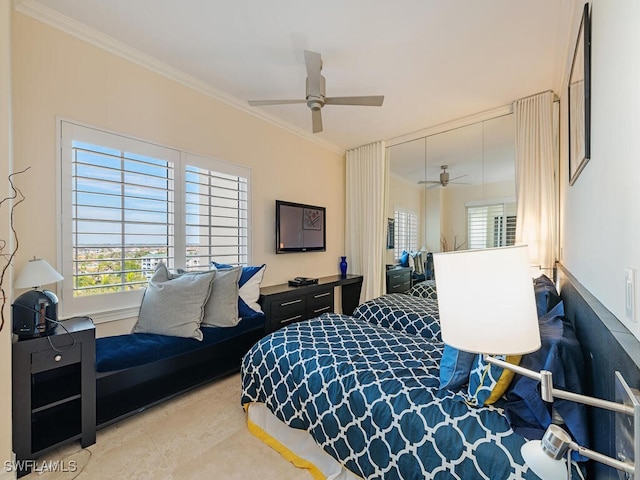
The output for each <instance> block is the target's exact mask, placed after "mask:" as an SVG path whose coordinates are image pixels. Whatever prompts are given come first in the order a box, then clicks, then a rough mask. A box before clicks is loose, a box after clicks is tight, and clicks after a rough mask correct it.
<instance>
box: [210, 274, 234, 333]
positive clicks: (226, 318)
mask: <svg viewBox="0 0 640 480" xmlns="http://www.w3.org/2000/svg"><path fill="white" fill-rule="evenodd" d="M241 271H242V269H241V268H240V267H235V268H229V269H224V270H218V273H217V275H216V280H215V281H214V282H213V286H212V288H211V296H210V297H209V301H208V302H207V304H206V305H205V307H204V318H203V319H202V325H203V326H207V327H235V326H236V325H237V324H238V322H239V321H240V313H239V312H238V298H239V297H238V295H239V289H238V280H239V279H240V273H241Z"/></svg>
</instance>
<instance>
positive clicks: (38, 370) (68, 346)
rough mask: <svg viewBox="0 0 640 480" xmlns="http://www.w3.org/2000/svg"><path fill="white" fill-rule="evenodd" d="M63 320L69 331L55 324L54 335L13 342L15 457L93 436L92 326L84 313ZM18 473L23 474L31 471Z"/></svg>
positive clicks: (86, 442)
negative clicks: (80, 315)
mask: <svg viewBox="0 0 640 480" xmlns="http://www.w3.org/2000/svg"><path fill="white" fill-rule="evenodd" d="M61 323H62V325H64V326H65V327H66V329H67V330H68V331H69V332H70V334H67V332H66V331H65V329H64V328H62V326H60V325H58V327H57V328H56V331H55V333H54V334H53V335H49V336H48V337H38V338H31V339H25V340H20V341H18V342H15V343H13V348H12V349H13V370H12V382H13V450H14V452H15V454H16V459H17V460H34V459H36V458H37V457H38V456H40V455H41V454H43V453H45V452H47V451H49V450H51V449H53V448H56V447H58V446H60V445H62V444H64V443H68V442H71V441H75V440H80V444H81V445H82V447H88V446H89V445H92V444H94V443H95V441H96V373H95V356H96V355H95V351H96V347H95V327H94V326H93V322H92V321H91V319H90V318H88V317H77V318H72V319H69V320H65V321H63V322H61ZM27 463H28V462H27ZM18 465H26V463H24V462H23V463H22V464H20V463H19V464H18ZM17 473H18V477H21V476H22V475H26V474H27V473H29V471H28V468H23V469H19V470H18V472H17Z"/></svg>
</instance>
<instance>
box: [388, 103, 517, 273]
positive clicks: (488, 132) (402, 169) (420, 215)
mask: <svg viewBox="0 0 640 480" xmlns="http://www.w3.org/2000/svg"><path fill="white" fill-rule="evenodd" d="M388 153H389V165H390V170H391V177H390V182H389V212H388V213H389V215H390V217H392V216H395V218H396V242H395V246H396V248H395V250H394V251H393V252H389V254H388V258H387V263H396V261H397V259H398V257H399V255H400V253H401V252H402V250H408V251H409V250H412V251H415V250H423V251H429V252H440V251H449V250H454V249H456V250H459V249H467V248H486V247H492V246H500V245H507V244H510V243H512V242H513V240H514V239H515V215H516V207H515V139H514V126H513V115H511V114H508V115H504V116H500V117H496V118H492V119H489V120H485V121H483V122H478V123H474V124H471V125H466V126H464V127H460V128H455V129H451V130H448V131H444V132H442V133H437V134H434V135H430V136H428V137H422V138H418V139H415V140H411V141H408V142H405V143H400V144H397V145H393V146H391V147H389V152H388ZM443 166H446V169H443ZM412 218H415V233H413V232H412V220H411V219H412ZM403 220H404V221H405V225H404V226H403V225H402V221H403Z"/></svg>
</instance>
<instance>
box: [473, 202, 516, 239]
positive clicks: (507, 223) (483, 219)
mask: <svg viewBox="0 0 640 480" xmlns="http://www.w3.org/2000/svg"><path fill="white" fill-rule="evenodd" d="M467 238H468V239H469V248H492V247H503V246H509V245H514V244H515V240H516V204H515V203H497V204H492V205H481V206H468V207H467Z"/></svg>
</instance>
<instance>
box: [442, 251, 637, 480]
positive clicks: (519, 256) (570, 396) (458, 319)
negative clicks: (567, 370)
mask: <svg viewBox="0 0 640 480" xmlns="http://www.w3.org/2000/svg"><path fill="white" fill-rule="evenodd" d="M433 260H434V264H435V269H436V271H437V272H438V279H437V289H438V306H439V311H440V326H441V330H442V340H443V341H444V342H445V343H447V344H448V345H451V346H452V347H455V348H457V349H459V350H463V351H467V352H472V353H479V354H484V355H485V357H484V358H485V361H486V362H487V363H490V364H493V365H497V366H499V367H502V368H506V369H508V370H512V371H514V372H515V373H517V374H520V375H524V376H526V377H529V378H532V379H534V380H538V381H539V382H540V395H541V397H542V399H543V400H544V401H545V402H553V399H554V398H562V399H565V400H570V401H574V402H579V403H583V404H586V405H590V406H595V407H599V408H604V409H607V410H612V411H614V412H618V413H621V414H623V415H626V416H629V417H631V418H632V419H633V422H621V423H622V424H624V425H628V426H630V428H629V429H630V430H631V429H633V432H631V433H630V432H627V431H624V432H616V433H617V434H618V436H620V438H622V437H630V438H632V439H633V446H632V447H631V448H630V449H629V450H630V451H629V452H628V456H629V457H633V458H627V459H626V461H621V460H618V459H615V458H611V457H608V456H606V455H603V454H601V453H598V452H595V451H593V450H589V449H587V448H584V447H581V446H580V445H578V444H577V443H575V442H574V441H572V439H571V437H570V436H569V434H568V433H567V432H565V431H564V430H563V429H562V428H561V427H559V426H557V425H550V426H549V428H548V429H547V431H546V432H545V434H544V436H543V438H542V440H534V441H530V442H527V443H526V444H525V445H523V447H522V450H521V453H522V456H523V458H524V459H525V462H526V463H527V465H528V466H529V468H531V470H533V472H534V473H535V474H537V475H538V476H539V477H541V478H542V479H543V480H546V479H555V478H567V476H569V478H570V468H571V464H570V462H569V463H565V462H564V460H563V457H564V454H565V453H568V452H570V451H571V450H575V451H578V452H579V453H580V454H581V455H583V456H585V457H587V458H590V459H592V460H595V461H598V462H601V463H604V464H606V465H609V466H610V467H613V468H616V469H618V470H621V471H623V472H625V473H627V474H630V475H635V472H636V471H640V468H639V467H638V462H640V453H639V451H640V425H639V424H638V422H640V404H639V403H638V399H637V398H636V396H635V394H634V393H633V392H632V391H631V389H630V388H629V387H628V385H627V384H626V382H624V379H623V378H622V376H621V375H620V373H619V372H616V381H617V382H618V384H619V385H621V386H622V387H621V388H622V390H623V391H624V392H626V393H625V395H623V397H622V401H623V403H618V402H610V401H607V400H601V399H598V398H593V397H588V396H586V395H581V394H577V393H573V392H568V391H565V390H560V389H556V388H554V387H553V379H552V375H551V372H549V371H546V370H542V371H540V372H535V371H533V370H529V369H527V368H523V367H520V366H518V365H513V364H511V363H508V362H506V361H503V360H500V359H497V358H495V357H492V356H490V355H523V354H526V353H531V352H534V351H536V350H538V349H539V348H540V346H541V343H540V330H539V326H538V318H537V310H536V304H535V294H534V288H533V282H532V277H531V265H530V261H529V253H528V249H527V246H526V245H522V246H515V247H501V248H491V249H486V250H465V251H456V252H449V253H436V254H434V255H433ZM628 478H631V477H628Z"/></svg>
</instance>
